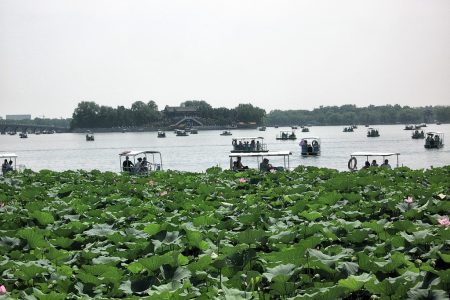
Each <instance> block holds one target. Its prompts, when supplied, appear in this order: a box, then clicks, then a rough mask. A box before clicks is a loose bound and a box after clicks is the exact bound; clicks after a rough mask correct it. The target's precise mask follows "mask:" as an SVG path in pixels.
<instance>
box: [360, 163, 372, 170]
mask: <svg viewBox="0 0 450 300" xmlns="http://www.w3.org/2000/svg"><path fill="white" fill-rule="evenodd" d="M368 168H370V162H369V161H366V162H365V164H364V167H362V169H361V170H364V169H368Z"/></svg>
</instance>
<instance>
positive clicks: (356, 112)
mask: <svg viewBox="0 0 450 300" xmlns="http://www.w3.org/2000/svg"><path fill="white" fill-rule="evenodd" d="M265 121H266V124H267V125H280V126H283V125H284V126H289V125H307V124H311V125H350V124H418V123H433V122H443V123H448V122H450V106H434V107H433V106H425V107H409V106H403V107H402V106H400V105H383V106H374V105H369V106H367V107H356V105H342V106H326V107H324V106H320V107H319V108H316V109H313V110H273V111H271V112H270V113H269V114H267V116H266V119H265Z"/></svg>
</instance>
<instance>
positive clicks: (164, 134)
mask: <svg viewBox="0 0 450 300" xmlns="http://www.w3.org/2000/svg"><path fill="white" fill-rule="evenodd" d="M158 137H159V138H165V137H166V133H165V132H164V131H161V130H158Z"/></svg>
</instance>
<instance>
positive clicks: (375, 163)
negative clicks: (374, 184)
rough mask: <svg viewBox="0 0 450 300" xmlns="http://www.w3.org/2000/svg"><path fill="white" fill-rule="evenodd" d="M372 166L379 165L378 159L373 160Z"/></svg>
mask: <svg viewBox="0 0 450 300" xmlns="http://www.w3.org/2000/svg"><path fill="white" fill-rule="evenodd" d="M371 166H372V167H378V164H377V161H376V160H375V159H374V160H372V165H371Z"/></svg>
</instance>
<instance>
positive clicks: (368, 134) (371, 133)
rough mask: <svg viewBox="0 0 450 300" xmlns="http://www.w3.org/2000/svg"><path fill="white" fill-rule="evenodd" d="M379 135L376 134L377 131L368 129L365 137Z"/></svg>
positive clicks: (378, 134)
mask: <svg viewBox="0 0 450 300" xmlns="http://www.w3.org/2000/svg"><path fill="white" fill-rule="evenodd" d="M379 136H380V133H379V132H378V129H376V128H369V129H367V137H379Z"/></svg>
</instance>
